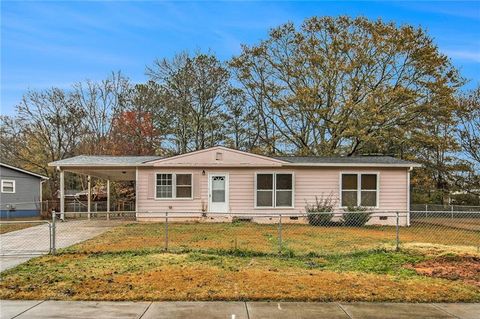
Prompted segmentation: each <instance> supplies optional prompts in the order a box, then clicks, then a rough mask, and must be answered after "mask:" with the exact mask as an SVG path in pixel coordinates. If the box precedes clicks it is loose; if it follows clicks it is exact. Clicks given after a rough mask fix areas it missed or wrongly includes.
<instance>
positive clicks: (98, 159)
mask: <svg viewBox="0 0 480 319" xmlns="http://www.w3.org/2000/svg"><path fill="white" fill-rule="evenodd" d="M161 158H162V157H161V156H108V155H80V156H75V157H70V158H65V159H62V160H59V161H55V162H52V163H50V164H49V165H50V166H88V165H95V166H136V165H139V164H143V163H146V162H150V161H154V160H158V159H161Z"/></svg>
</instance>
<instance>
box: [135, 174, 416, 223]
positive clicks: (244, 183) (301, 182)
mask: <svg viewBox="0 0 480 319" xmlns="http://www.w3.org/2000/svg"><path fill="white" fill-rule="evenodd" d="M202 170H203V169H201V168H172V167H170V168H162V167H156V168H139V169H138V185H137V186H138V188H137V190H138V194H137V200H138V203H137V204H138V211H139V212H154V213H156V212H169V213H202V212H203V211H204V210H205V209H206V211H207V212H208V207H207V205H208V174H209V173H228V174H229V187H230V191H229V212H230V213H248V214H252V213H258V214H268V213H275V214H278V213H285V214H295V213H296V214H298V213H304V212H305V206H306V203H313V202H315V196H318V197H322V196H323V197H326V196H331V198H332V199H333V200H334V202H335V203H336V207H337V210H341V209H340V207H339V206H340V205H339V200H340V196H339V192H340V174H341V173H342V172H355V173H364V172H371V173H378V174H379V206H378V208H377V209H376V210H378V211H383V212H385V211H404V212H405V211H407V209H408V205H407V200H408V185H407V184H408V177H407V176H408V170H407V169H406V168H363V167H362V168H355V167H350V168H347V167H331V168H330V167H274V168H205V169H204V170H205V175H202ZM160 172H162V173H192V174H193V175H194V176H196V177H197V178H199V180H198V181H197V182H195V181H194V182H193V185H198V186H199V187H200V189H199V190H197V191H194V193H196V192H197V194H198V196H194V198H193V199H176V200H164V199H154V198H153V197H154V195H152V194H154V189H155V182H154V181H155V179H154V178H152V176H154V174H155V173H160ZM262 172H290V173H293V174H294V207H293V208H255V203H254V201H255V185H254V183H255V173H262ZM149 176H150V177H149ZM149 181H150V182H149ZM152 181H153V182H152ZM148 216H154V214H144V213H140V214H139V217H148ZM389 220H393V218H389ZM372 221H373V222H376V220H375V218H373V219H372ZM391 222H392V221H390V222H388V224H390V223H391ZM403 223H406V218H405V220H404V221H403Z"/></svg>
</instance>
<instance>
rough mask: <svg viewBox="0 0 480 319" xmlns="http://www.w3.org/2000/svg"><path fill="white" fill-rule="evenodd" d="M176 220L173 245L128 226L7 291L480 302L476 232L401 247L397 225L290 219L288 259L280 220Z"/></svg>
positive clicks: (427, 237) (13, 282)
mask: <svg viewBox="0 0 480 319" xmlns="http://www.w3.org/2000/svg"><path fill="white" fill-rule="evenodd" d="M170 226H171V227H170V228H169V239H170V242H169V249H170V251H171V252H164V251H163V249H164V244H165V242H164V240H165V232H164V230H165V227H164V224H139V223H134V224H129V225H122V226H118V227H116V228H114V229H112V230H111V231H109V232H107V233H105V234H103V235H100V236H98V237H96V238H94V239H92V240H89V241H86V242H84V243H81V244H78V245H75V246H73V247H70V248H68V249H64V250H62V251H60V253H59V254H58V255H56V256H43V257H39V258H36V259H33V260H30V261H29V262H27V263H26V264H23V265H20V266H18V267H16V268H14V269H11V270H8V271H6V272H4V273H2V281H1V282H0V298H4V299H44V298H48V299H64V300H69V299H71V300H312V301H313V300H317V301H332V300H335V301H398V302H400V301H401V302H407V301H409V302H427V301H428V302H460V301H464V302H479V301H480V278H479V277H478V273H480V269H476V268H475V267H476V265H477V264H480V259H479V255H478V253H476V251H475V249H474V248H472V250H471V251H470V250H469V248H468V247H475V246H472V244H474V243H475V242H472V240H473V241H474V240H477V238H478V237H475V236H478V233H475V232H469V231H459V230H451V231H449V232H450V233H448V231H447V233H448V234H449V235H450V236H453V238H455V240H456V241H458V240H459V238H460V239H462V240H465V242H463V241H461V242H459V244H460V246H458V247H460V248H461V249H457V248H458V247H454V246H451V244H449V242H451V240H452V237H450V238H447V236H446V235H445V233H444V235H443V236H442V234H440V233H439V234H435V233H432V231H430V232H425V231H424V232H422V231H420V230H418V229H417V230H416V229H413V228H410V229H406V228H405V229H402V233H403V235H404V237H405V242H406V243H405V247H404V248H403V249H402V250H401V251H399V252H396V251H394V249H393V248H394V238H395V237H393V239H392V234H393V235H394V234H395V229H394V228H391V227H382V228H374V227H371V228H339V227H336V228H320V227H310V226H306V225H284V229H282V231H283V234H282V236H283V248H284V251H283V256H282V257H280V256H279V255H278V237H277V231H278V229H277V227H276V226H275V225H257V224H244V223H234V224H176V225H170ZM433 239H434V240H435V241H438V242H439V244H434V243H432V242H433ZM468 240H470V245H469V242H468ZM407 243H408V244H409V245H411V246H412V247H411V248H410V247H407V246H408V245H407ZM474 245H475V244H474ZM425 246H427V247H428V248H424V247H425ZM247 248H248V249H247ZM450 248H451V249H450ZM452 264H453V265H454V267H453V268H452V267H451V265H452ZM472 265H473V266H472ZM435 267H441V268H442V269H443V270H444V273H445V275H442V273H441V272H437V271H435ZM448 267H450V268H448ZM472 267H473V270H472ZM446 269H447V270H448V271H447V270H446ZM447 272H448V274H447ZM456 273H458V275H455V274H456Z"/></svg>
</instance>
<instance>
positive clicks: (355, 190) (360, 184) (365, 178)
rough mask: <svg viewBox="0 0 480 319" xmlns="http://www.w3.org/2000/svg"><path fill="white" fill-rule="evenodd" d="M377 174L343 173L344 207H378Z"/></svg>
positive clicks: (342, 195)
mask: <svg viewBox="0 0 480 319" xmlns="http://www.w3.org/2000/svg"><path fill="white" fill-rule="evenodd" d="M377 179H378V175H377V174H342V181H341V184H342V190H341V192H342V194H341V197H342V207H355V206H363V207H376V206H377V198H378V188H377V182H378V181H377Z"/></svg>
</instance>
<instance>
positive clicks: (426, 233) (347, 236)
mask: <svg viewBox="0 0 480 319" xmlns="http://www.w3.org/2000/svg"><path fill="white" fill-rule="evenodd" d="M168 232H169V243H168V245H169V249H171V250H173V251H175V250H177V251H181V250H186V249H193V250H202V249H223V250H229V249H240V250H248V251H255V252H261V253H276V252H277V251H278V228H277V225H260V224H253V223H237V224H231V223H218V224H200V223H183V224H170V225H169V230H168ZM282 239H283V242H282V244H283V248H284V249H288V250H291V251H293V252H294V253H295V254H307V253H310V252H314V253H319V254H325V253H348V252H352V251H357V250H370V249H376V248H384V247H394V245H395V227H375V226H372V227H361V228H360V227H358V228H357V227H312V226H309V225H288V224H286V225H283V229H282ZM400 241H401V243H402V244H405V245H407V244H412V243H417V244H436V245H452V246H453V245H454V246H466V247H472V250H478V247H480V232H477V231H470V230H462V229H454V228H448V227H437V228H431V227H430V228H428V227H425V226H423V225H421V226H415V227H402V228H401V229H400ZM164 247H165V225H164V224H162V223H147V224H142V223H136V224H129V225H124V226H121V227H117V228H115V229H113V230H112V231H109V232H107V233H105V234H103V235H101V236H99V237H96V238H95V239H92V240H90V241H87V242H85V243H83V244H80V245H78V246H76V247H75V248H74V251H87V252H107V251H129V250H142V249H146V250H148V249H163V248H164Z"/></svg>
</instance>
